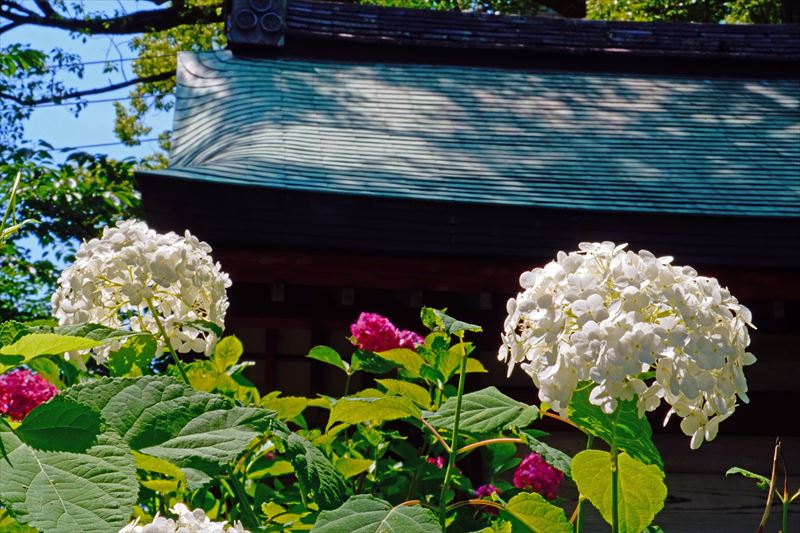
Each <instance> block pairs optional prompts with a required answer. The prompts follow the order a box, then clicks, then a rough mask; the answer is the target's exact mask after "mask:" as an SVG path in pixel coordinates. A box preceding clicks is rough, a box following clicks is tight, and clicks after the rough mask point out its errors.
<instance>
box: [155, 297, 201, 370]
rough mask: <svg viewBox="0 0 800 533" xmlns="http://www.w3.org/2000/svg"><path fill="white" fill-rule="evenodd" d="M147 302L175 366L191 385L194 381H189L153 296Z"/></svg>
mask: <svg viewBox="0 0 800 533" xmlns="http://www.w3.org/2000/svg"><path fill="white" fill-rule="evenodd" d="M146 302H147V307H148V308H149V309H150V312H151V313H153V320H155V321H156V327H157V328H158V332H159V333H160V334H161V336H162V337H163V338H164V343H166V345H167V349H168V350H169V353H170V354H172V360H173V361H175V366H177V367H178V372H180V373H181V377H182V378H183V381H185V382H186V384H187V385H190V386H191V384H192V383H191V382H190V381H189V376H188V375H187V374H186V370H185V369H184V368H183V363H182V362H181V360H180V359H179V358H178V354H176V353H175V350H174V349H173V348H172V343H171V342H170V341H169V337H168V336H167V332H166V331H165V330H164V325H163V324H162V323H161V319H160V318H158V313H156V306H155V305H153V300H152V298H147V299H146Z"/></svg>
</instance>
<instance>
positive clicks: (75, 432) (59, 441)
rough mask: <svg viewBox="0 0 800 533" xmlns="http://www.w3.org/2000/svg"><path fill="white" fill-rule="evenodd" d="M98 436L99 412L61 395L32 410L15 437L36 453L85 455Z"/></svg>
mask: <svg viewBox="0 0 800 533" xmlns="http://www.w3.org/2000/svg"><path fill="white" fill-rule="evenodd" d="M99 434H100V413H99V412H98V411H97V410H95V409H92V408H91V407H88V406H86V405H82V404H79V403H77V402H75V401H74V400H71V399H69V398H66V397H64V396H62V395H59V396H55V397H53V398H52V399H50V401H48V402H47V403H43V404H42V405H39V406H38V407H36V408H35V409H34V410H32V411H31V412H30V413H28V415H27V416H26V417H25V419H24V420H23V421H22V424H20V426H19V427H18V428H17V436H18V437H19V438H20V439H21V440H22V441H23V442H24V443H25V444H27V445H28V446H31V447H33V448H36V449H39V450H50V451H62V452H85V451H86V450H87V449H89V448H90V447H91V446H93V445H94V444H95V441H96V440H97V436H98V435H99Z"/></svg>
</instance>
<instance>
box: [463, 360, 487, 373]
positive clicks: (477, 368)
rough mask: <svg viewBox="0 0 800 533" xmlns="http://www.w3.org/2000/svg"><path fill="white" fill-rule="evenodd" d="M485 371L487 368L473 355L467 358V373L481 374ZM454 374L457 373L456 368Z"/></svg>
mask: <svg viewBox="0 0 800 533" xmlns="http://www.w3.org/2000/svg"><path fill="white" fill-rule="evenodd" d="M486 372H488V370H486V367H485V366H483V363H481V362H480V361H478V360H477V359H475V358H474V357H470V358H469V359H467V374H483V373H486ZM456 374H458V370H456Z"/></svg>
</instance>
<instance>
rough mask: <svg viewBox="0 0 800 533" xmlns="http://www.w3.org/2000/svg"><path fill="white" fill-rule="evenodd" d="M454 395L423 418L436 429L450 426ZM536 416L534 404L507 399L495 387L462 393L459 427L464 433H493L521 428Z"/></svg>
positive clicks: (454, 403) (454, 409)
mask: <svg viewBox="0 0 800 533" xmlns="http://www.w3.org/2000/svg"><path fill="white" fill-rule="evenodd" d="M455 411H456V398H455V397H452V398H448V399H447V401H446V402H445V403H444V404H443V405H442V406H441V407H440V408H439V410H438V411H436V412H435V413H432V412H426V413H425V419H426V420H427V421H428V422H430V423H431V424H432V425H433V426H435V427H438V428H445V429H451V430H452V429H453V419H454V417H455ZM538 416H539V410H538V409H537V408H536V406H533V405H526V404H524V403H522V402H518V401H517V400H514V399H512V398H509V397H508V396H506V395H505V394H503V393H502V392H500V391H499V390H497V388H495V387H487V388H485V389H481V390H479V391H476V392H470V393H468V394H465V395H464V396H463V398H462V403H461V420H460V423H459V429H460V430H461V431H465V432H467V433H478V434H483V433H494V432H497V431H501V430H504V429H511V428H524V427H526V426H527V425H529V424H530V423H531V422H533V421H534V420H536V418H537V417H538Z"/></svg>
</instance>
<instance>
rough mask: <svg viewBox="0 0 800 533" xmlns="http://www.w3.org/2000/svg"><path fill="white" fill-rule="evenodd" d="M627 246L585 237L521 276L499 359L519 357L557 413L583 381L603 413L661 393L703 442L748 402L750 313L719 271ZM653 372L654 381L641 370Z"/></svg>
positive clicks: (644, 404) (652, 402) (694, 441)
mask: <svg viewBox="0 0 800 533" xmlns="http://www.w3.org/2000/svg"><path fill="white" fill-rule="evenodd" d="M625 247H626V245H620V246H617V245H615V244H614V243H611V242H602V243H581V244H580V245H579V250H580V251H577V252H571V253H565V252H559V253H558V255H557V258H556V260H555V261H553V262H550V263H548V264H547V265H545V266H544V267H543V268H535V269H533V270H531V271H530V272H524V273H523V274H522V275H521V276H520V285H521V286H522V289H523V290H522V292H520V293H519V294H518V295H517V297H516V298H512V299H510V300H509V301H508V304H507V306H506V309H507V311H508V317H507V319H506V321H505V327H504V331H503V333H502V335H501V337H502V346H501V347H500V351H499V354H498V358H499V359H500V360H501V361H505V362H507V363H508V372H509V374H510V373H511V371H512V370H513V368H514V366H515V365H516V364H517V363H520V364H521V366H522V369H523V370H524V371H525V372H526V373H528V374H529V375H530V376H531V378H532V379H533V382H534V384H535V385H536V387H537V388H538V389H539V398H540V400H541V401H543V402H547V403H549V404H550V405H551V406H552V408H553V409H554V410H556V411H558V412H559V414H561V415H562V416H567V407H568V406H569V402H570V400H571V398H572V394H573V392H574V390H575V387H576V386H577V384H578V383H579V382H582V381H592V382H594V383H595V387H594V389H593V390H592V392H591V395H590V401H591V403H592V404H594V405H597V406H599V407H600V408H601V409H602V410H603V411H604V412H606V413H613V412H614V411H615V410H616V408H617V406H618V402H619V401H620V400H628V399H632V398H636V399H637V406H638V410H639V414H640V416H642V415H643V414H644V413H645V412H646V411H653V410H655V409H656V408H657V407H658V406H659V404H660V403H661V401H662V399H663V400H664V401H666V402H667V403H669V404H670V406H671V407H672V409H671V410H670V413H669V415H671V414H673V413H674V414H676V415H678V416H679V417H681V418H683V421H682V422H681V429H682V430H683V432H684V433H685V434H686V435H688V436H690V437H691V446H692V447H693V448H696V447H698V446H700V444H701V443H702V442H703V441H704V440H706V441H708V440H712V439H713V438H714V437H715V436H716V434H717V427H718V425H719V423H720V422H721V421H722V420H724V419H725V418H727V417H729V416H730V415H731V414H732V413H733V411H734V409H735V408H736V402H737V398H738V399H739V400H741V401H743V402H747V401H748V399H747V394H746V393H747V381H746V380H745V377H744V371H743V367H744V366H747V365H750V364H753V363H754V362H755V357H754V356H753V354H751V353H749V352H747V346H748V345H749V344H750V336H749V332H748V329H747V328H748V326H750V327H753V325H752V323H751V320H752V316H751V313H750V311H749V310H748V309H747V308H746V307H744V306H743V305H741V304H739V302H738V301H737V300H736V298H735V297H733V296H732V295H731V294H730V292H729V291H728V290H727V289H726V288H724V287H721V286H720V284H719V282H718V281H717V280H716V279H715V278H710V277H704V276H700V275H699V274H698V273H697V271H695V270H694V269H693V268H691V267H686V266H683V267H680V266H675V265H673V264H672V257H656V256H655V255H653V254H652V253H650V252H648V251H646V250H641V251H640V252H639V253H634V252H632V251H626V250H625ZM649 371H653V372H654V374H655V379H649V378H647V377H646V376H642V374H643V373H644V372H649ZM669 415H668V416H669Z"/></svg>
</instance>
